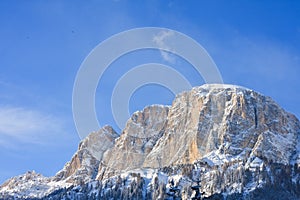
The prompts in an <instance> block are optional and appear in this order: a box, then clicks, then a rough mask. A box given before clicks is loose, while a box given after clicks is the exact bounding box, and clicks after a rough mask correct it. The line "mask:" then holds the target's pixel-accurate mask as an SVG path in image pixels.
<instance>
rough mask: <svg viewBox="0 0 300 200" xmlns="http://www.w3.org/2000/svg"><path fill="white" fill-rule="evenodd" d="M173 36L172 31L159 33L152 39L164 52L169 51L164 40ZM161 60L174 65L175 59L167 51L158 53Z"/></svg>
mask: <svg viewBox="0 0 300 200" xmlns="http://www.w3.org/2000/svg"><path fill="white" fill-rule="evenodd" d="M173 35H174V32H173V31H161V32H160V33H159V34H157V35H156V36H154V37H153V41H154V42H155V43H156V44H157V45H158V46H159V47H160V48H163V49H166V50H171V49H170V47H169V46H168V45H167V44H166V39H167V38H168V37H171V36H173ZM160 54H161V56H162V58H163V59H164V60H165V61H167V62H170V63H175V57H174V56H173V55H172V54H171V53H169V52H167V51H163V50H161V51H160Z"/></svg>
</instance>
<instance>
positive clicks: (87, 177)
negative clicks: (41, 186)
mask: <svg viewBox="0 0 300 200" xmlns="http://www.w3.org/2000/svg"><path fill="white" fill-rule="evenodd" d="M118 136H119V135H118V134H117V133H116V132H115V131H114V130H113V128H112V127H110V126H105V127H103V128H102V129H100V130H99V131H97V132H93V133H91V134H89V135H88V136H87V137H86V138H85V139H84V140H83V141H81V142H80V144H79V147H78V150H77V152H76V153H75V154H74V156H73V157H72V159H71V161H70V162H68V163H67V164H66V165H65V166H64V168H63V169H62V170H61V171H59V172H58V173H57V174H56V175H55V177H54V181H62V180H64V181H66V182H69V183H76V184H79V183H82V182H88V181H91V180H93V179H95V176H96V175H97V169H98V166H99V163H100V161H101V160H102V157H103V154H104V152H106V151H107V150H108V149H110V148H112V147H113V145H114V143H115V139H116V138H117V137H118Z"/></svg>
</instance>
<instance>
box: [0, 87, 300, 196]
mask: <svg viewBox="0 0 300 200" xmlns="http://www.w3.org/2000/svg"><path fill="white" fill-rule="evenodd" d="M299 152H300V122H299V120H298V119H297V118H296V117H295V116H294V115H292V114H290V113H288V112H286V111H285V110H283V109H282V108H281V107H280V106H279V105H278V104H277V103H275V102H274V101H273V100H272V99H271V98H270V97H266V96H263V95H262V94H259V93H257V92H255V91H253V90H250V89H247V88H243V87H239V86H233V85H218V84H206V85H203V86H200V87H195V88H193V89H192V90H191V91H187V92H183V93H181V94H179V95H177V96H176V98H175V100H174V101H173V103H172V105H171V106H162V105H152V106H148V107H146V108H144V110H142V111H137V112H135V113H134V114H133V115H132V116H131V118H130V119H129V120H128V121H127V124H126V127H125V128H124V130H123V131H122V133H121V134H120V135H118V134H117V133H116V132H115V131H114V130H113V128H112V127H110V126H105V127H103V128H102V129H100V130H99V131H96V132H93V133H91V134H89V135H88V136H87V138H85V139H84V140H83V141H82V142H81V143H80V144H79V147H78V150H77V152H76V153H75V154H74V156H73V157H72V159H71V161H70V162H68V163H67V164H66V165H65V166H64V168H63V169H62V170H61V171H59V172H58V173H57V174H56V175H55V176H54V177H43V176H42V175H40V174H37V173H35V172H27V173H26V174H24V175H21V176H17V177H13V178H11V179H9V180H8V181H6V182H5V183H4V184H3V185H2V186H1V187H0V198H2V199H300V153H299ZM200 196H201V197H200Z"/></svg>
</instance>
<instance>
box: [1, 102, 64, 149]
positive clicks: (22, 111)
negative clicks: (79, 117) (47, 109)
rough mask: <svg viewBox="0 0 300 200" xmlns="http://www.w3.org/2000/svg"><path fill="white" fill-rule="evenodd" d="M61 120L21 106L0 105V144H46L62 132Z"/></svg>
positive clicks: (9, 145)
mask: <svg viewBox="0 0 300 200" xmlns="http://www.w3.org/2000/svg"><path fill="white" fill-rule="evenodd" d="M63 132H64V131H63V126H62V122H61V121H60V120H58V119H56V118H54V117H53V116H51V115H47V114H44V113H41V112H39V111H36V110H30V109H26V108H22V107H11V106H4V107H0V146H2V147H12V146H15V143H26V144H46V143H48V142H51V141H52V142H53V141H54V139H55V137H59V136H60V135H61V134H62V133H63Z"/></svg>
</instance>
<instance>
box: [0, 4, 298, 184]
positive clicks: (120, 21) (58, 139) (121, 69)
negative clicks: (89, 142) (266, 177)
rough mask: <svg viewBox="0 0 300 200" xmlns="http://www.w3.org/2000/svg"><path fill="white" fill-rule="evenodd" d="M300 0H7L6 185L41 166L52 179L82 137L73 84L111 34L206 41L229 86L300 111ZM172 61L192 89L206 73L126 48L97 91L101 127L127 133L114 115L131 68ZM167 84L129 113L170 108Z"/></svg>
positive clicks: (2, 9) (135, 101)
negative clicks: (135, 32)
mask: <svg viewBox="0 0 300 200" xmlns="http://www.w3.org/2000/svg"><path fill="white" fill-rule="evenodd" d="M299 19H300V3H299V1H296V0H295V1H276V0H275V1H274V0H273V1H267V0H265V1H246V0H244V1H214V0H213V1H167V0H166V1H145V2H144V1H123V0H120V1H1V2H0V158H1V161H0V162H1V165H0V182H3V181H4V180H6V179H7V178H9V177H11V176H14V175H18V174H21V173H24V172H26V171H27V170H36V171H37V172H40V173H42V174H44V175H46V176H51V175H54V173H55V172H56V171H58V170H59V169H61V168H62V167H63V165H64V163H65V162H66V161H68V160H70V158H71V156H72V154H73V153H74V152H75V150H76V149H77V146H78V143H79V141H80V139H79V137H78V135H77V133H76V129H75V125H74V122H73V118H72V89H73V83H74V80H75V77H76V73H77V70H78V69H79V67H80V65H81V63H82V62H83V60H84V59H85V57H86V56H87V55H88V54H89V52H90V51H91V50H92V49H93V48H94V47H95V46H96V45H98V44H99V43H100V42H101V41H103V40H105V39H107V38H108V37H110V36H112V35H114V34H116V33H119V32H121V31H125V30H128V29H132V28H138V27H145V26H155V27H165V28H170V29H174V30H177V31H180V32H182V33H184V34H186V35H188V36H190V37H192V38H194V39H195V40H196V41H197V42H198V43H200V44H201V45H202V46H203V47H204V48H205V49H206V50H207V51H208V53H209V54H210V55H211V57H212V58H213V60H214V61H215V63H216V65H217V66H218V68H219V70H220V72H221V75H222V77H223V80H224V82H225V83H229V84H237V85H242V86H245V87H248V88H251V89H254V90H256V91H258V92H261V93H263V94H265V95H267V96H271V97H272V98H273V99H274V100H275V101H276V102H278V103H279V104H280V105H281V106H282V107H283V108H284V109H286V110H287V111H290V112H292V113H294V114H295V115H296V116H297V117H300V107H299V99H300V87H299V85H300V79H299V78H298V76H299V74H300V49H299V47H300V20H299ZM147 62H158V63H162V64H168V65H170V66H173V67H174V68H175V69H176V70H178V71H179V72H180V73H182V74H184V75H185V77H186V78H187V79H189V81H190V82H191V84H192V85H193V86H196V85H201V84H203V83H204V82H203V80H202V78H201V77H200V76H199V75H198V74H197V73H195V70H194V69H193V68H192V67H191V66H189V65H188V64H187V63H184V61H182V60H179V61H178V62H176V63H175V64H174V63H169V62H168V60H166V59H164V58H163V57H162V56H161V55H160V52H158V51H155V50H145V51H141V52H134V53H131V54H128V55H126V56H124V57H122V58H120V59H119V60H117V61H116V62H115V63H113V64H112V66H110V67H109V68H108V69H107V71H106V72H105V76H103V78H102V79H101V80H100V82H99V85H100V86H99V87H98V89H97V93H96V108H97V116H98V119H99V121H100V123H101V124H102V125H104V124H111V125H113V126H114V127H115V128H116V129H117V130H118V131H120V130H119V129H118V128H117V127H116V125H115V122H114V121H113V118H112V114H111V111H110V96H111V91H112V88H113V87H114V84H115V83H116V81H117V80H118V78H120V77H121V76H122V74H124V73H125V72H126V71H128V70H129V69H130V68H132V67H133V66H136V65H139V64H143V63H147ZM173 98H174V96H173V94H172V93H171V92H170V91H169V90H167V89H165V88H163V87H160V86H157V85H148V86H145V87H143V88H140V89H139V90H137V91H136V92H135V93H134V95H133V96H132V98H131V101H130V112H134V111H135V110H137V109H142V108H143V107H144V106H145V105H148V104H154V103H160V104H170V103H171V101H172V99H173Z"/></svg>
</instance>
